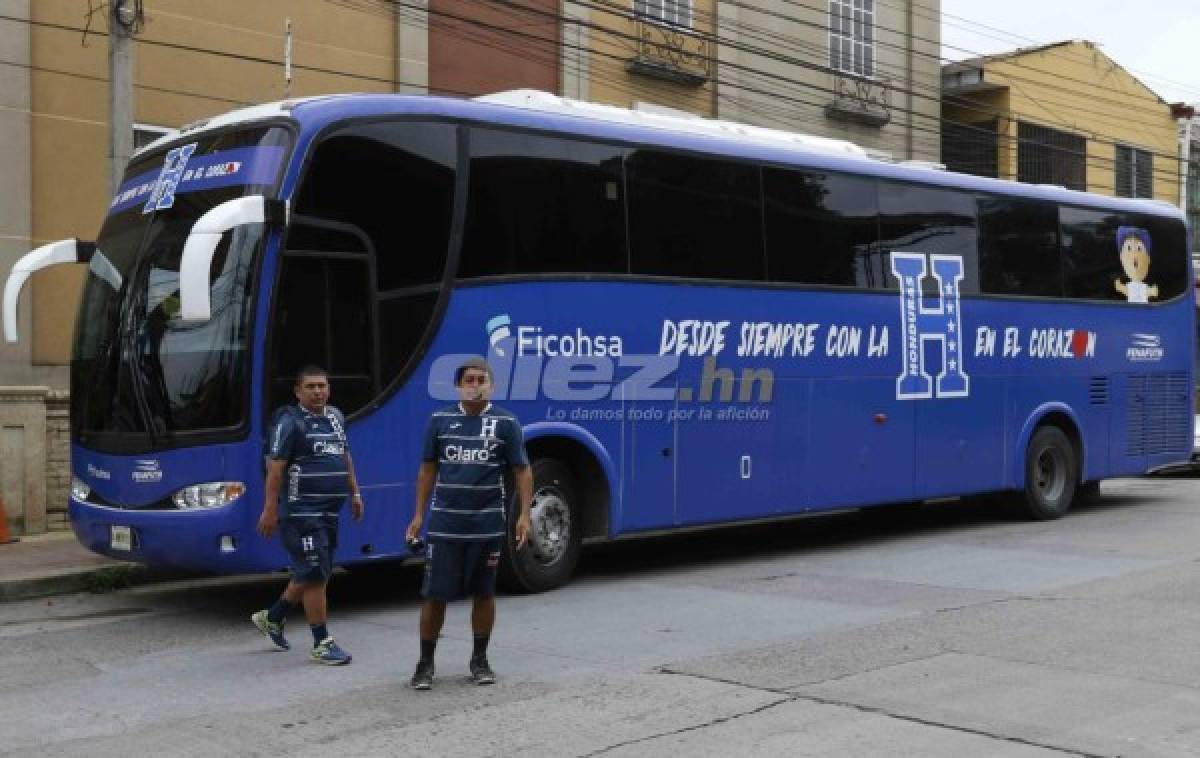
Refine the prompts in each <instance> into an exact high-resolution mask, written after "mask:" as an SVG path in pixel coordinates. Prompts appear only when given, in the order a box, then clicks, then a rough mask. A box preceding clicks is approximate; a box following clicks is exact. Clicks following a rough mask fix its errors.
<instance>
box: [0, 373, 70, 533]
mask: <svg viewBox="0 0 1200 758" xmlns="http://www.w3.org/2000/svg"><path fill="white" fill-rule="evenodd" d="M69 416H70V414H69V410H68V395H67V393H66V392H59V391H53V390H51V389H49V388H48V387H0V499H3V503H4V511H5V514H6V515H7V518H8V526H9V529H10V530H11V531H12V532H13V533H14V534H41V533H43V532H46V531H51V530H56V529H67V528H69V527H70V524H68V523H67V496H68V494H69V492H70V488H71V442H70V417H69Z"/></svg>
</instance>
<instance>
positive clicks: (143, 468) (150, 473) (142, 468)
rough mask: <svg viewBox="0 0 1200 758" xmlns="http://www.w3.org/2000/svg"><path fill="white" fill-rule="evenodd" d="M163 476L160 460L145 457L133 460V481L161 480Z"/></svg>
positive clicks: (139, 482) (144, 482)
mask: <svg viewBox="0 0 1200 758" xmlns="http://www.w3.org/2000/svg"><path fill="white" fill-rule="evenodd" d="M162 477H163V473H162V469H161V468H160V467H159V465H158V461H155V460H148V459H145V460H138V461H134V462H133V481H135V482H137V483H138V484H149V483H150V482H161V481H162Z"/></svg>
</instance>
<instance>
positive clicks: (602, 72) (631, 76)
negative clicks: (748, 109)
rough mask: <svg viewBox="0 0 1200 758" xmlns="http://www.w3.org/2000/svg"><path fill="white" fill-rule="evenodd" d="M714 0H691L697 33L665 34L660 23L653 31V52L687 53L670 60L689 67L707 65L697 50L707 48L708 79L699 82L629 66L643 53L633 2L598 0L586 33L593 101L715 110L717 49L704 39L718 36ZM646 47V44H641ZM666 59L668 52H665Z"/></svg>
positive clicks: (707, 113)
mask: <svg viewBox="0 0 1200 758" xmlns="http://www.w3.org/2000/svg"><path fill="white" fill-rule="evenodd" d="M715 14H716V6H715V1H714V0H693V3H692V21H693V23H692V28H693V31H694V32H695V33H692V34H689V33H687V32H686V31H677V32H676V31H674V30H672V33H671V34H670V35H668V36H664V35H662V34H661V32H659V31H658V30H662V29H665V28H666V27H661V26H660V27H658V28H657V29H652V30H649V36H648V37H647V40H648V42H649V43H650V44H649V48H648V49H649V50H651V52H652V54H653V53H654V51H656V50H657V51H663V52H666V51H674V50H679V51H682V52H683V53H684V54H683V55H680V56H678V57H675V58H673V59H672V60H670V61H665V62H670V63H674V64H675V65H678V66H679V67H680V68H682V69H684V70H687V71H695V72H699V71H702V70H703V69H704V65H703V64H701V62H700V59H699V55H698V52H699V51H702V50H704V51H707V53H706V54H707V56H708V58H709V62H708V63H707V66H708V70H709V78H708V80H707V81H706V82H704V83H703V84H700V85H689V84H679V83H675V82H669V81H665V80H662V79H657V78H653V77H649V76H645V75H643V74H635V73H632V72H630V71H629V70H628V65H629V62H630V61H631V60H633V59H634V58H635V57H637V55H638V52H639V43H638V40H639V34H640V33H641V32H642V31H643V29H642V27H641V26H640V25H639V23H638V22H637V21H635V20H634V18H633V2H632V0H599V1H598V2H596V3H594V5H593V6H592V9H591V11H590V13H589V14H588V15H590V22H591V23H592V24H594V26H593V27H592V28H591V29H589V31H588V34H587V40H588V42H587V47H588V54H587V56H586V58H585V60H586V64H585V65H586V72H585V73H584V78H585V79H586V82H587V84H586V86H587V96H586V99H588V100H590V101H591V102H596V103H604V104H606V105H615V106H618V107H621V108H628V107H630V106H632V105H633V104H634V103H636V102H647V103H654V104H656V105H663V106H666V107H668V108H674V109H676V110H682V111H688V112H690V113H695V114H697V115H701V116H709V117H711V116H713V115H714V113H715V109H714V102H713V98H714V95H713V92H714V89H713V87H714V83H713V79H714V78H715V68H714V66H715V64H714V63H712V62H711V61H713V60H715V58H716V51H715V50H713V49H712V47H711V45H709V43H708V42H707V40H705V39H704V38H706V37H707V38H709V39H711V38H712V36H713V34H714V27H713V19H714V18H716V15H715ZM642 49H643V50H645V49H647V48H642ZM664 57H665V56H664Z"/></svg>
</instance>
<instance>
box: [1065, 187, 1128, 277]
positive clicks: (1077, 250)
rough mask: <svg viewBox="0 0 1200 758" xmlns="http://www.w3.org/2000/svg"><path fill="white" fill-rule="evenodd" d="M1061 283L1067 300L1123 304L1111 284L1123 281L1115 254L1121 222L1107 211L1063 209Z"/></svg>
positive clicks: (1119, 260)
mask: <svg viewBox="0 0 1200 758" xmlns="http://www.w3.org/2000/svg"><path fill="white" fill-rule="evenodd" d="M1059 219H1060V224H1061V228H1062V248H1063V279H1064V284H1065V290H1066V296H1067V297H1069V298H1077V299H1084V300H1124V299H1125V296H1124V295H1122V294H1120V292H1118V291H1117V289H1116V287H1115V285H1114V282H1115V281H1116V280H1117V279H1120V278H1123V272H1122V271H1121V259H1120V257H1119V256H1118V254H1117V227H1119V226H1120V225H1121V218H1120V216H1119V215H1117V214H1116V213H1112V212H1109V211H1093V210H1084V209H1082V208H1070V207H1064V208H1062V210H1061V211H1060V214H1059Z"/></svg>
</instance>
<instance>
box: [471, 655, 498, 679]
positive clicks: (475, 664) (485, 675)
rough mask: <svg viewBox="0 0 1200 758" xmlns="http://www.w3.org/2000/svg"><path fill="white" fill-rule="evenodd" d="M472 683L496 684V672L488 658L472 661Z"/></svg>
mask: <svg viewBox="0 0 1200 758" xmlns="http://www.w3.org/2000/svg"><path fill="white" fill-rule="evenodd" d="M471 681H472V682H475V683H476V684H495V682H496V672H494V671H492V667H491V666H489V665H488V662H487V658H474V659H472V660H471Z"/></svg>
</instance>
